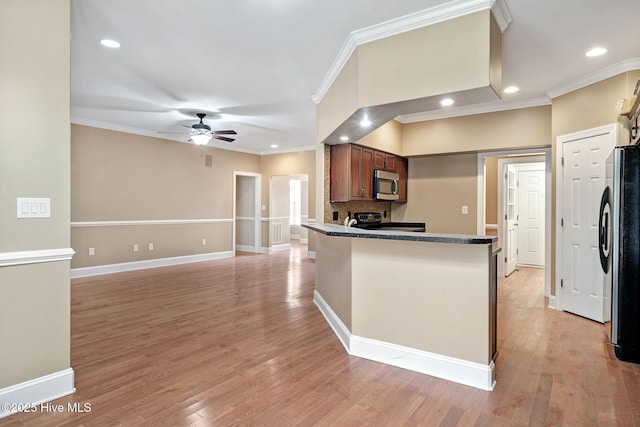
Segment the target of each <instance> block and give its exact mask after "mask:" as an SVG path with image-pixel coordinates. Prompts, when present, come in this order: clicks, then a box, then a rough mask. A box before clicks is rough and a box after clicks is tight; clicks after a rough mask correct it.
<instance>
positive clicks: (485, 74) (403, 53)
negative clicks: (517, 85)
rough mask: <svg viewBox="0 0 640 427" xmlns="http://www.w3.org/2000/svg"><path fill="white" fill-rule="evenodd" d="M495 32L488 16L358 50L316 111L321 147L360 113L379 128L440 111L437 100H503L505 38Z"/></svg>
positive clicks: (452, 22)
mask: <svg viewBox="0 0 640 427" xmlns="http://www.w3.org/2000/svg"><path fill="white" fill-rule="evenodd" d="M496 29H497V26H496V24H495V21H494V20H493V18H492V16H491V12H490V11H489V10H483V11H479V12H476V13H472V14H468V15H465V16H462V17H458V18H455V19H451V20H447V21H443V22H438V23H435V24H433V25H429V26H426V27H422V28H417V29H414V30H411V31H406V32H403V33H400V34H396V35H393V36H390V37H386V38H381V39H378V40H374V41H371V42H368V43H364V44H362V45H359V46H357V47H356V48H355V50H354V51H353V53H352V54H351V57H350V58H349V60H348V62H347V63H346V64H345V66H344V67H343V69H342V70H341V71H340V73H339V74H338V76H337V77H336V79H335V81H334V82H333V84H332V86H331V88H330V89H329V90H328V91H327V93H326V94H325V96H324V97H323V99H322V101H321V102H320V103H319V104H318V106H317V110H316V112H317V114H316V116H317V121H318V127H317V129H318V141H319V142H323V141H324V140H325V139H326V138H327V137H329V136H330V135H331V134H332V133H333V132H334V131H335V130H336V129H338V128H339V127H340V126H341V125H343V124H344V123H345V122H347V121H348V119H349V118H350V117H352V115H353V114H354V113H356V112H357V111H358V110H363V109H367V111H368V113H370V114H371V115H373V116H375V120H374V124H373V126H380V125H382V124H384V123H385V122H386V121H388V120H389V119H391V118H393V117H395V116H397V115H400V114H408V113H414V112H419V111H424V110H425V109H429V108H437V106H438V104H437V102H438V100H437V99H436V98H437V97H438V96H440V95H442V94H446V93H456V92H466V95H467V96H470V97H475V98H473V99H474V102H481V101H488V100H496V99H498V97H497V95H496V92H498V93H499V92H500V88H499V85H500V73H498V71H499V70H500V68H501V67H500V65H501V64H500V61H501V44H502V42H501V41H502V34H501V32H500V31H499V30H497V31H496ZM492 85H493V87H494V88H495V89H492V88H491V86H492ZM418 100H419V101H420V102H418ZM380 106H383V107H382V108H379V107H380ZM378 121H379V122H378Z"/></svg>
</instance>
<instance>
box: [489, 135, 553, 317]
mask: <svg viewBox="0 0 640 427" xmlns="http://www.w3.org/2000/svg"><path fill="white" fill-rule="evenodd" d="M536 154H538V155H540V156H544V163H545V171H546V173H545V193H546V194H545V196H544V204H545V206H544V239H545V254H544V264H545V267H544V295H545V296H547V297H549V305H550V306H551V298H552V297H551V200H552V198H551V147H544V148H526V149H520V150H505V151H488V152H484V153H478V167H477V173H478V179H477V187H478V188H477V191H476V195H477V206H478V209H477V215H478V217H477V225H476V230H477V231H476V232H477V234H479V235H484V233H485V231H484V230H485V224H486V216H485V212H486V203H487V201H486V190H487V188H486V187H487V186H486V182H485V176H486V159H487V157H512V158H513V159H514V160H516V159H518V158H521V157H522V156H531V155H536ZM529 158H530V157H529ZM526 162H528V163H530V162H531V161H530V160H527V161H526ZM498 183H500V179H498ZM498 197H500V193H498ZM499 206H500V200H498V207H499ZM502 216H504V213H503V214H502ZM500 218H501V217H500V213H498V228H500ZM498 267H499V273H498V275H500V273H502V274H504V273H503V270H502V268H501V267H500V263H498Z"/></svg>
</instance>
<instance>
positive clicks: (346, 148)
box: [329, 144, 374, 202]
mask: <svg viewBox="0 0 640 427" xmlns="http://www.w3.org/2000/svg"><path fill="white" fill-rule="evenodd" d="M373 153H374V150H373V149H371V148H368V147H363V146H361V145H356V144H339V145H332V146H331V161H330V167H329V180H330V185H329V200H330V201H331V202H348V201H353V200H373V157H374V156H373Z"/></svg>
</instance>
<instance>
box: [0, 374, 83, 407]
mask: <svg viewBox="0 0 640 427" xmlns="http://www.w3.org/2000/svg"><path fill="white" fill-rule="evenodd" d="M73 381H74V373H73V369H72V368H69V369H65V370H63V371H58V372H55V373H53V374H49V375H45V376H43V377H40V378H35V379H33V380H29V381H25V382H23V383H20V384H16V385H12V386H10V387H7V388H4V389H0V402H1V403H2V405H1V407H0V418H4V417H7V416H9V415H11V414H15V413H17V412H25V411H26V410H28V409H29V408H34V407H35V408H36V409H37V411H38V412H40V404H42V403H45V402H49V401H51V400H54V399H58V398H60V397H63V396H67V395H69V394H71V393H73V392H75V391H76V389H75V387H74V386H73ZM29 405H30V406H29ZM65 409H67V408H66V407H65ZM34 410H35V409H34Z"/></svg>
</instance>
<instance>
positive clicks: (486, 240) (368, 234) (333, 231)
mask: <svg viewBox="0 0 640 427" xmlns="http://www.w3.org/2000/svg"><path fill="white" fill-rule="evenodd" d="M302 226H303V227H305V228H308V229H309V230H313V231H316V232H318V233H321V234H324V235H326V236H337V237H358V238H364V239H383V240H409V241H414V242H433V243H457V244H467V245H468V244H472V245H473V244H475V245H486V244H493V243H495V242H497V241H498V238H497V237H496V236H476V235H471V234H445V233H421V232H413V231H398V230H364V229H360V228H356V227H347V226H344V225H337V224H303V225H302Z"/></svg>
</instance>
